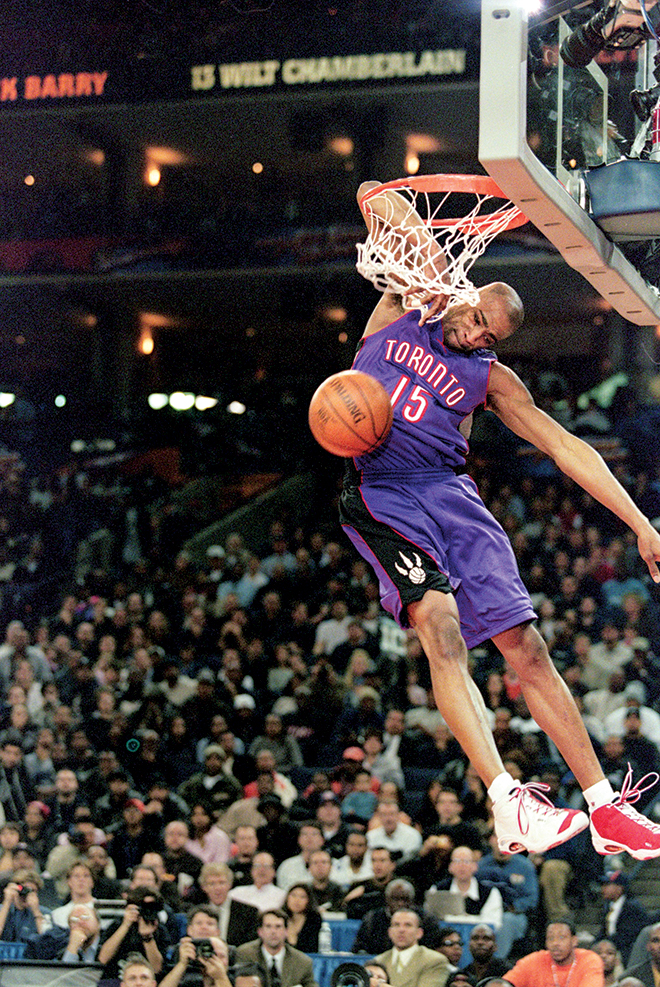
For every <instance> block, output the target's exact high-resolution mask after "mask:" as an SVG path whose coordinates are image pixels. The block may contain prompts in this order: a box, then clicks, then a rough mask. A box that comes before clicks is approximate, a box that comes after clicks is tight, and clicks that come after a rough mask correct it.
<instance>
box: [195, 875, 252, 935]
mask: <svg viewBox="0 0 660 987" xmlns="http://www.w3.org/2000/svg"><path fill="white" fill-rule="evenodd" d="M233 883H234V875H233V872H232V871H231V870H230V868H229V867H227V865H226V864H204V866H203V867H202V872H201V874H200V875H199V884H200V887H201V889H202V891H203V892H204V895H205V896H206V899H207V900H208V902H209V903H210V904H211V905H213V906H214V907H215V908H216V910H217V913H218V928H219V930H220V938H221V939H224V940H225V942H226V943H227V945H229V946H241V945H242V944H243V943H244V942H250V940H251V939H254V938H255V936H256V935H257V932H258V929H259V912H258V911H257V909H256V908H253V907H252V905H246V904H245V902H242V901H236V900H232V899H231V898H230V897H229V892H230V890H231V886H232V884H233Z"/></svg>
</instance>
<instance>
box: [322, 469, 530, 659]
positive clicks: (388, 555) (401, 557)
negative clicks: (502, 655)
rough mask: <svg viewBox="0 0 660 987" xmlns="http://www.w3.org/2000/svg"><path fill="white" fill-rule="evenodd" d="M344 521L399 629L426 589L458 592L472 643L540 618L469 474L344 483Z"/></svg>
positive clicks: (466, 635) (507, 545) (466, 633)
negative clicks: (411, 607)
mask: <svg viewBox="0 0 660 987" xmlns="http://www.w3.org/2000/svg"><path fill="white" fill-rule="evenodd" d="M340 519H341V523H342V527H343V528H344V531H345V532H346V534H347V535H348V537H349V538H350V539H351V541H352V542H353V544H354V546H355V547H356V549H357V550H358V552H359V553H360V554H361V555H362V556H363V558H365V559H366V560H367V562H369V563H370V565H371V566H372V567H373V569H374V571H375V572H376V575H377V576H378V580H379V582H380V598H381V602H382V604H383V607H384V608H385V610H387V611H388V613H391V614H392V616H393V617H394V618H395V620H396V621H397V623H399V624H400V626H402V627H408V626H410V624H409V621H408V614H407V606H408V604H409V603H414V602H416V601H417V600H421V599H422V597H423V596H424V593H425V592H426V590H428V589H437V590H440V591H441V592H445V593H451V592H453V594H454V596H455V599H456V603H457V606H458V610H459V613H460V618H461V631H462V634H463V637H464V638H465V642H466V644H467V646H468V648H472V647H475V646H476V645H477V644H480V643H481V642H482V641H485V640H487V639H488V638H490V637H493V636H494V635H496V634H500V633H501V632H502V631H506V630H509V629H510V628H512V627H515V626H516V625H518V624H521V623H526V622H527V621H530V620H534V619H535V617H536V614H535V613H534V609H533V607H532V603H531V600H530V598H529V594H528V593H527V590H526V589H525V587H524V585H523V582H522V580H521V578H520V574H519V572H518V566H517V564H516V560H515V557H514V554H513V551H512V549H511V544H510V542H509V539H508V538H507V536H506V534H505V533H504V530H503V529H502V527H501V526H500V525H499V524H498V522H497V521H496V520H495V518H494V517H493V515H492V514H491V513H490V512H489V511H488V510H487V509H486V507H485V505H484V503H483V501H482V500H481V498H480V497H479V493H478V491H477V485H476V484H475V482H474V480H472V479H471V477H469V476H467V475H465V474H463V475H461V476H455V475H454V474H453V473H447V472H441V471H438V472H433V473H429V474H419V473H417V474H413V475H412V476H411V477H406V478H403V479H402V478H401V477H400V476H397V477H396V478H392V477H378V478H373V477H372V478H370V479H368V480H367V481H363V483H362V485H361V486H348V487H346V489H345V490H344V492H343V494H342V497H341V502H340Z"/></svg>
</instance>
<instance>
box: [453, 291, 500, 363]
mask: <svg viewBox="0 0 660 987" xmlns="http://www.w3.org/2000/svg"><path fill="white" fill-rule="evenodd" d="M442 330H443V338H444V342H445V345H446V346H448V347H449V348H450V349H452V350H460V351H461V352H463V353H471V352H472V351H473V350H478V349H492V347H493V346H496V345H497V343H498V342H500V341H501V340H502V339H506V338H507V336H510V335H511V333H512V332H513V329H512V326H511V322H510V320H509V316H508V313H507V310H506V305H505V301H504V298H502V297H501V296H499V295H492V294H489V293H488V292H486V291H484V292H482V295H481V298H480V299H479V302H478V304H477V305H467V304H465V303H464V304H462V305H451V306H450V307H449V308H448V309H447V311H446V312H445V314H444V315H443V317H442Z"/></svg>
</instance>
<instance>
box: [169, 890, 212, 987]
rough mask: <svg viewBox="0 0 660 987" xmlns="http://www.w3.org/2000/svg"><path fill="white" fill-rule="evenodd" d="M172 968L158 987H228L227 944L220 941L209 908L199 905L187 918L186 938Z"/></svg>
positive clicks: (178, 950) (177, 952) (176, 951)
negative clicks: (180, 986)
mask: <svg viewBox="0 0 660 987" xmlns="http://www.w3.org/2000/svg"><path fill="white" fill-rule="evenodd" d="M173 962H174V965H173V966H172V969H171V970H170V972H169V973H168V974H167V976H166V977H164V978H163V980H161V983H160V987H179V985H182V987H228V984H229V980H228V978H227V966H228V962H229V953H228V949H227V944H226V943H225V942H223V940H222V939H221V938H220V934H219V928H218V919H217V917H216V914H215V910H214V908H213V906H211V905H199V906H198V907H197V908H193V910H192V911H191V912H190V915H189V916H188V927H187V929H186V934H185V936H183V938H182V939H181V940H180V941H179V944H178V946H177V948H176V950H175V952H174V957H173Z"/></svg>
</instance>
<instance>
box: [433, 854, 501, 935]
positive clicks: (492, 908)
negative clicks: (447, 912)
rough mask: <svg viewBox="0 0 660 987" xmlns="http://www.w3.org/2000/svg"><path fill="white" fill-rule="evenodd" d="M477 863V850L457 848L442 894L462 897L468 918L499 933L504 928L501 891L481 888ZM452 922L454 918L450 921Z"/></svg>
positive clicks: (487, 886)
mask: <svg viewBox="0 0 660 987" xmlns="http://www.w3.org/2000/svg"><path fill="white" fill-rule="evenodd" d="M477 868H478V860H477V856H476V854H475V852H474V850H471V849H470V847H467V846H458V847H456V849H454V850H452V853H451V857H450V860H449V873H450V874H451V878H449V879H447V880H445V881H442V882H441V883H440V884H439V885H438V888H439V890H447V891H453V892H454V893H456V894H460V895H461V897H462V898H463V901H464V903H465V911H466V913H467V914H468V915H474V916H478V919H479V921H480V922H487V923H488V924H490V925H492V926H494V928H495V929H499V928H500V927H501V925H502V914H503V911H504V905H503V902H502V895H501V894H500V892H499V890H498V889H497V888H495V887H493V886H492V885H489V884H482V883H481V882H480V881H479V880H478V879H477V877H476V873H477ZM448 921H451V917H448Z"/></svg>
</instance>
